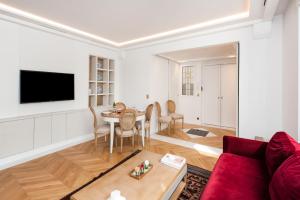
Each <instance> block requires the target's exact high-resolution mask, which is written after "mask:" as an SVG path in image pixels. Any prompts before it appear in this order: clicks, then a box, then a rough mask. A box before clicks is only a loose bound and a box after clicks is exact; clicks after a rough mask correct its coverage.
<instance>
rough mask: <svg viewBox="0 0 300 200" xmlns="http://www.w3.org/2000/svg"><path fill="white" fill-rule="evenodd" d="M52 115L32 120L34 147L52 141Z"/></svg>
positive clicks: (45, 144) (48, 143)
mask: <svg viewBox="0 0 300 200" xmlns="http://www.w3.org/2000/svg"><path fill="white" fill-rule="evenodd" d="M51 121H52V117H51V116H44V117H39V118H36V119H35V122H34V148H39V147H42V146H47V145H50V144H51V141H52V136H51V132H52V130H51V129H52V124H51Z"/></svg>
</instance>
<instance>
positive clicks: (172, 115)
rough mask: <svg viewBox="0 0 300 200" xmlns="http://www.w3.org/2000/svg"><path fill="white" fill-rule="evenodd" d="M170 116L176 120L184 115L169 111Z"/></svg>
mask: <svg viewBox="0 0 300 200" xmlns="http://www.w3.org/2000/svg"><path fill="white" fill-rule="evenodd" d="M170 117H171V118H172V119H173V120H177V119H183V118H184V116H183V115H182V114H178V113H171V114H170Z"/></svg>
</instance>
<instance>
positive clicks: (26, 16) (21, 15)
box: [0, 3, 119, 46]
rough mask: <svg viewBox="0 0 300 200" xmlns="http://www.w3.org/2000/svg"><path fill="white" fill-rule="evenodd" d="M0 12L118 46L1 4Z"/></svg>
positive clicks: (101, 38)
mask: <svg viewBox="0 0 300 200" xmlns="http://www.w3.org/2000/svg"><path fill="white" fill-rule="evenodd" d="M0 10H2V11H4V12H8V13H12V14H14V15H16V16H20V17H23V18H27V19H30V20H33V21H36V22H40V23H43V24H46V25H49V26H52V27H56V28H59V29H63V30H66V31H69V32H72V33H75V34H78V35H81V36H84V37H88V38H91V39H94V40H97V41H99V42H104V43H107V44H111V45H114V46H119V45H118V43H116V42H114V41H111V40H108V39H106V38H103V37H99V36H97V35H94V34H91V33H88V32H85V31H82V30H79V29H76V28H73V27H71V26H67V25H64V24H61V23H58V22H55V21H52V20H49V19H47V18H44V17H40V16H38V15H35V14H32V13H29V12H25V11H22V10H20V9H17V8H14V7H11V6H8V5H5V4H3V3H0Z"/></svg>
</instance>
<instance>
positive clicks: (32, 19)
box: [0, 3, 249, 48]
mask: <svg viewBox="0 0 300 200" xmlns="http://www.w3.org/2000/svg"><path fill="white" fill-rule="evenodd" d="M0 13H1V14H3V15H6V16H9V17H13V18H16V19H19V20H23V21H25V22H29V23H32V24H35V25H38V26H41V27H45V28H49V29H53V30H55V31H59V32H62V33H67V34H70V35H75V36H77V37H82V38H85V39H88V40H91V41H93V42H96V43H101V44H106V45H109V46H111V47H115V48H121V47H130V46H135V45H138V44H142V43H149V42H151V41H155V40H156V41H158V40H161V39H165V38H166V37H170V36H172V37H174V36H178V35H180V34H181V35H182V34H187V33H189V34H190V33H191V32H196V31H198V32H199V31H200V30H205V29H209V28H210V27H213V26H215V25H223V24H226V23H230V22H235V21H240V20H243V19H247V18H249V12H242V13H238V14H235V15H231V16H226V17H222V18H218V19H214V20H209V21H205V22H202V23H199V24H194V25H191V26H186V27H182V28H178V29H174V30H170V31H166V32H161V33H157V34H153V35H149V36H146V37H141V38H137V39H133V40H129V41H124V42H120V43H118V42H115V41H112V40H109V39H106V38H103V37H101V36H98V35H95V34H92V33H88V32H85V31H82V30H79V29H76V28H74V27H71V26H68V25H64V24H61V23H58V22H55V21H52V20H50V19H47V18H44V17H41V16H38V15H35V14H32V13H29V12H25V11H23V10H20V9H17V8H14V7H11V6H8V5H6V4H3V3H0Z"/></svg>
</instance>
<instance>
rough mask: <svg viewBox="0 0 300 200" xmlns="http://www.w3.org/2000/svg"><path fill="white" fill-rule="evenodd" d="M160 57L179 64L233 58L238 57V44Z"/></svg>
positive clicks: (214, 46)
mask: <svg viewBox="0 0 300 200" xmlns="http://www.w3.org/2000/svg"><path fill="white" fill-rule="evenodd" d="M159 56H161V57H164V58H167V59H170V60H173V61H177V62H186V61H193V60H209V59H223V58H232V57H235V56H236V43H228V44H220V45H213V46H207V47H199V48H194V49H186V50H180V51H173V52H167V53H161V54H159Z"/></svg>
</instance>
